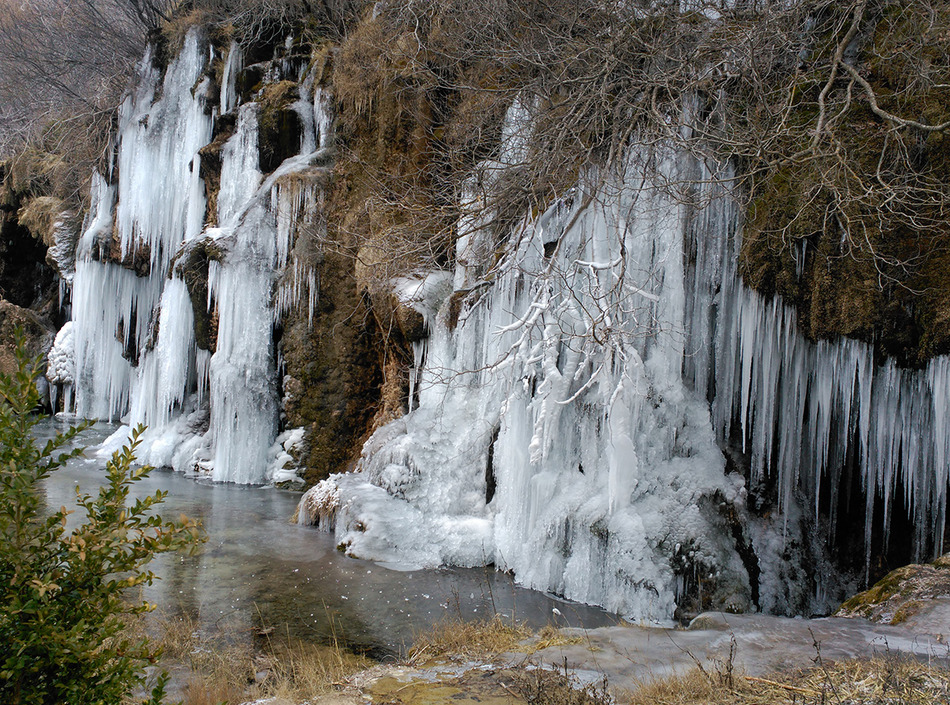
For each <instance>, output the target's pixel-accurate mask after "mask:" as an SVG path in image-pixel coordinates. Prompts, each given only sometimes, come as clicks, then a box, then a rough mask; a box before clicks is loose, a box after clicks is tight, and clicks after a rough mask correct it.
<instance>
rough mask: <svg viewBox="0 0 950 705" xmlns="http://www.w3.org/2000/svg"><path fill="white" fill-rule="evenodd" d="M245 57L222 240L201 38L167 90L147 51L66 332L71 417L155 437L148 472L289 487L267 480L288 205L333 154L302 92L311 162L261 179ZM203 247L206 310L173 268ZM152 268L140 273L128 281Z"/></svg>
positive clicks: (176, 66)
mask: <svg viewBox="0 0 950 705" xmlns="http://www.w3.org/2000/svg"><path fill="white" fill-rule="evenodd" d="M240 54H241V52H240V49H239V48H238V47H237V46H236V45H232V46H231V48H230V50H229V52H228V56H227V59H226V62H225V76H224V81H223V85H222V88H221V97H220V101H219V102H220V105H221V106H223V108H224V109H228V110H236V111H237V119H236V125H235V130H234V134H233V135H232V136H231V137H230V138H229V139H228V140H227V142H226V143H225V144H224V146H223V148H222V150H221V184H220V191H219V195H218V203H217V206H218V212H217V222H218V226H217V227H215V228H204V219H205V210H206V200H205V195H204V182H203V180H202V179H201V177H200V174H199V169H200V163H201V156H200V155H199V153H198V151H199V150H200V149H201V148H202V147H204V146H205V145H207V144H208V143H209V142H210V141H211V136H212V127H213V114H212V111H211V109H210V108H209V106H208V103H209V100H208V98H209V96H208V93H209V90H210V81H209V79H208V78H207V77H206V70H207V66H206V64H207V62H208V51H207V46H206V44H205V42H204V41H203V40H202V38H201V36H200V33H199V32H198V31H194V30H193V31H191V32H190V33H189V34H188V36H187V38H186V41H185V46H184V49H183V50H182V52H181V54H180V55H179V57H178V58H177V59H176V60H175V61H174V62H173V63H172V64H171V65H170V66H169V67H168V69H167V71H166V72H165V74H164V78H163V79H162V78H161V74H160V72H159V71H158V70H157V69H155V68H154V67H153V66H152V60H151V53H150V52H149V53H148V54H146V57H145V59H144V60H143V62H142V64H141V66H140V68H139V78H138V83H137V86H136V88H135V90H134V91H133V92H132V93H131V95H130V96H129V97H128V98H127V99H126V101H125V102H124V103H123V105H122V108H121V110H120V119H119V123H120V124H119V142H118V150H117V156H116V171H117V175H116V178H114V179H112V181H111V182H110V181H109V180H107V179H106V178H105V177H103V176H101V175H97V176H96V178H95V179H94V186H93V199H92V200H93V206H92V208H91V210H90V213H89V215H88V216H87V219H86V225H85V231H84V234H83V236H82V239H81V242H80V246H79V253H78V257H77V264H76V275H75V278H74V282H73V321H72V330H73V337H74V339H75V350H76V374H75V380H76V384H75V387H76V401H75V410H76V413H77V414H79V415H81V416H85V417H99V418H107V419H113V420H115V419H120V418H121V419H122V420H123V422H125V424H126V425H125V426H123V427H122V428H121V429H120V430H119V431H118V432H117V433H116V436H115V439H113V441H114V442H119V441H120V440H122V439H124V438H125V437H127V436H128V433H129V430H130V429H131V428H134V427H136V426H138V425H140V424H143V425H145V426H147V427H148V431H147V433H146V435H145V436H144V438H143V444H142V448H141V449H140V453H139V457H140V460H142V461H143V462H148V463H151V464H153V465H166V466H171V467H173V468H175V469H176V470H181V471H186V472H196V473H202V474H210V476H211V477H212V478H213V479H214V480H217V481H225V482H237V483H244V484H256V483H262V482H265V481H268V480H271V479H273V477H272V476H274V477H277V476H279V479H287V478H283V476H282V475H281V474H280V471H282V470H281V469H280V468H272V469H271V470H270V471H269V470H268V467H269V466H268V462H269V460H270V461H272V463H273V462H276V459H274V458H269V451H270V448H271V446H272V444H273V443H274V441H275V438H276V437H277V432H278V428H277V426H278V397H277V388H278V385H277V369H276V360H275V352H274V345H273V330H272V328H273V323H274V321H275V318H276V316H275V313H274V301H273V298H274V297H273V289H274V286H275V282H276V279H277V277H278V275H279V273H280V272H281V271H282V270H283V269H285V268H286V267H287V266H288V264H290V260H291V245H292V241H293V237H294V217H295V215H296V213H295V210H294V209H295V208H297V209H299V208H300V207H301V206H302V204H309V203H311V202H313V201H314V200H315V199H316V195H315V193H314V192H315V190H317V189H316V188H315V187H313V186H312V185H311V183H312V180H311V179H309V178H308V175H311V174H312V173H313V172H315V171H319V168H318V167H313V166H312V164H313V163H314V161H315V160H316V159H317V158H318V155H319V149H320V148H319V145H324V144H326V143H327V142H328V137H327V136H326V135H325V134H324V133H325V132H326V131H327V126H328V125H329V124H330V118H329V116H328V113H327V107H326V101H325V99H324V98H322V97H321V96H319V95H317V96H313V97H311V96H310V94H309V93H307V92H306V89H305V88H302V89H301V101H302V102H303V103H305V104H306V105H309V106H310V110H311V111H312V113H313V114H312V115H311V116H310V118H309V120H308V121H302V122H304V129H303V132H304V134H305V138H304V144H305V146H306V147H308V151H306V152H304V153H302V154H300V155H298V156H296V157H293V158H289V159H287V160H286V161H285V162H284V163H283V164H282V165H281V166H280V167H279V168H278V169H277V170H276V171H275V172H274V173H273V174H271V175H270V176H268V177H267V178H266V179H265V178H264V176H263V175H262V174H261V173H260V171H259V170H258V144H257V121H258V112H259V108H258V106H257V104H255V103H248V104H245V105H238V102H239V99H238V98H239V97H238V94H237V91H236V88H235V80H236V74H237V72H238V71H239V70H240V68H241V65H242V59H241V55H240ZM160 81H161V89H160V90H158V87H159V82H160ZM292 175H293V176H295V177H297V178H294V179H288V178H286V177H289V176H292ZM115 240H117V242H115ZM196 243H197V244H205V245H207V246H209V247H212V248H214V249H215V251H217V252H218V253H220V258H219V259H217V260H214V261H211V262H210V265H209V271H208V292H209V293H208V301H207V302H198V303H197V304H196V302H195V301H193V297H192V295H191V294H190V292H189V290H188V287H187V286H186V283H185V281H184V279H183V273H182V271H181V269H180V267H179V266H178V264H177V263H176V258H179V257H181V258H183V257H184V255H186V254H187V253H188V251H189V248H190V247H192V246H194V245H195V244H196ZM116 250H117V251H118V255H117V258H118V259H120V260H122V261H123V264H121V265H120V264H118V263H116V262H115V261H114V259H115V258H116V254H115V253H116ZM104 253H109V254H110V255H111V256H112V257H113V259H111V260H110V259H107V258H106V257H105V256H104ZM130 261H131V266H129V265H130ZM146 263H147V264H146ZM293 264H296V263H295V262H294V263H293ZM143 267H144V268H146V269H147V272H145V274H144V275H143V273H142V272H141V271H133V270H141V269H142V268H143ZM297 268H298V269H300V267H299V266H298V267H297ZM307 276H308V272H304V284H303V286H300V285H298V287H297V289H298V291H299V290H302V289H303V288H304V287H305V286H306V285H307V284H309V283H310V282H311V281H312V282H313V284H312V285H311V287H310V288H311V293H310V296H311V298H313V297H315V295H316V294H315V288H316V284H315V279H314V278H313V277H312V276H311V277H310V278H309V279H308V278H307ZM196 305H206V306H207V309H208V310H209V311H210V310H212V309H213V310H214V313H215V314H216V319H217V338H216V346H215V352H214V354H213V355H212V354H210V353H209V352H208V351H207V350H202V349H200V348H198V346H197V343H196V340H195V333H194V329H195V323H194V319H195V313H196V310H195V306H196ZM312 306H313V303H311V308H312ZM285 441H286V439H285ZM107 445H108V444H107Z"/></svg>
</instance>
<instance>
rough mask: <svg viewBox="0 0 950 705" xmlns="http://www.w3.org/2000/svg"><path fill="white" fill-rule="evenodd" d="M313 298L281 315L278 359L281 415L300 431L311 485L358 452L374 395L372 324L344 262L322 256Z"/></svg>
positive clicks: (344, 465) (376, 350)
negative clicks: (281, 364) (282, 370)
mask: <svg viewBox="0 0 950 705" xmlns="http://www.w3.org/2000/svg"><path fill="white" fill-rule="evenodd" d="M319 273H320V282H321V285H320V295H319V301H318V302H317V304H316V307H315V310H314V312H313V319H312V321H311V320H309V317H308V311H307V310H306V309H304V310H301V311H298V312H295V313H293V314H291V315H289V316H288V318H287V320H286V321H285V323H284V331H283V337H282V338H281V341H280V345H281V349H282V350H283V356H284V360H285V362H286V375H285V376H284V402H283V405H284V412H285V414H286V415H287V423H288V424H289V425H290V426H303V427H305V428H306V429H307V436H306V437H307V452H306V458H305V464H304V467H305V472H304V477H305V479H306V480H307V482H308V483H311V484H312V483H315V482H317V481H319V480H322V479H323V478H325V477H327V476H328V475H329V474H330V473H333V472H340V471H341V470H346V469H347V468H348V467H350V465H351V464H352V463H354V462H355V460H356V459H357V458H358V457H359V453H360V447H361V446H362V441H363V440H365V434H366V430H367V428H368V427H369V422H370V420H371V419H372V418H373V415H374V413H375V410H376V405H377V403H378V398H379V385H380V382H381V379H380V371H379V370H380V368H379V356H380V354H381V350H382V349H381V347H380V345H381V344H380V340H379V333H378V328H377V327H376V325H375V321H374V320H373V317H372V313H371V312H370V310H369V308H368V306H367V301H366V300H365V299H364V298H363V297H362V296H361V295H360V293H359V292H358V291H357V288H356V282H355V280H354V278H353V275H352V269H351V267H350V262H349V261H348V259H347V258H344V257H341V256H340V255H338V254H329V255H327V256H326V258H325V259H324V260H323V262H322V263H321V264H320V265H319Z"/></svg>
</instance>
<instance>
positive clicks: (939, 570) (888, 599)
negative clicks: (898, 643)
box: [835, 553, 950, 624]
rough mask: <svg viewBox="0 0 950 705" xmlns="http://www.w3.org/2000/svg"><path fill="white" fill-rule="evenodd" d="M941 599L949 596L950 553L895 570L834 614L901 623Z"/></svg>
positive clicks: (924, 610) (947, 598) (873, 620)
mask: <svg viewBox="0 0 950 705" xmlns="http://www.w3.org/2000/svg"><path fill="white" fill-rule="evenodd" d="M938 600H944V601H946V600H950V553H947V554H945V555H943V556H941V557H940V558H938V559H937V560H935V561H934V562H933V563H927V564H923V565H920V564H916V563H913V564H911V565H906V566H903V567H902V568H897V569H896V570H892V571H891V572H890V573H888V574H887V575H885V576H884V577H883V578H881V579H880V580H879V581H878V582H877V583H875V584H874V586H873V587H871V588H870V589H869V590H865V591H864V592H862V593H859V594H857V595H855V596H854V597H852V598H851V599H850V600H848V601H847V602H845V603H844V604H843V605H841V608H840V609H839V610H838V612H837V613H836V614H835V616H836V617H863V618H864V619H868V620H871V621H872V622H880V623H881V624H901V623H903V622H906V621H907V620H909V619H911V618H912V617H915V616H917V615H919V614H921V613H922V612H926V611H927V610H929V609H930V608H931V607H933V605H934V602H935V601H938Z"/></svg>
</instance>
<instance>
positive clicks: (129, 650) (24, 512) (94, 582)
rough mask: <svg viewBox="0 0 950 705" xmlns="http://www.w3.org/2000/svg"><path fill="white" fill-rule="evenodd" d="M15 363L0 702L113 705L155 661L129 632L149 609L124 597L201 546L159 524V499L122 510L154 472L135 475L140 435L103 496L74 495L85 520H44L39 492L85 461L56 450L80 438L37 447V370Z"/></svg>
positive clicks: (0, 419) (0, 450) (5, 483)
mask: <svg viewBox="0 0 950 705" xmlns="http://www.w3.org/2000/svg"><path fill="white" fill-rule="evenodd" d="M17 359H18V363H19V364H18V371H17V372H16V373H15V374H14V375H11V376H8V375H0V702H4V703H75V704H76V705H79V704H82V705H94V704H99V703H103V704H105V703H119V702H120V701H122V699H123V698H124V697H127V696H128V694H129V693H130V692H131V691H132V690H133V689H134V688H136V687H138V686H141V685H142V684H143V683H144V673H145V666H146V665H147V664H148V663H151V662H154V660H155V658H156V657H157V655H158V654H157V653H156V649H155V647H153V646H151V645H150V644H149V642H148V640H147V638H145V637H143V636H136V635H135V634H134V630H129V629H128V628H127V627H128V626H129V618H130V617H131V616H134V615H137V614H140V613H143V612H147V611H148V610H149V609H151V606H150V605H149V604H148V603H147V602H144V601H142V599H141V597H139V598H138V599H131V596H130V595H129V593H128V591H129V588H133V587H135V586H138V585H143V584H144V585H147V584H150V583H151V582H152V580H153V579H154V575H153V574H152V573H151V572H150V571H149V570H148V569H147V567H146V566H147V564H148V562H149V561H150V560H151V559H152V558H153V557H154V556H155V555H156V554H159V553H165V552H167V551H174V550H179V549H183V548H188V547H191V546H194V545H195V544H196V542H198V541H200V540H201V539H200V537H199V532H198V526H197V525H196V524H195V523H194V522H192V521H191V520H189V519H186V518H185V517H182V518H181V519H180V520H178V521H165V520H163V519H162V518H161V517H160V516H158V515H157V514H155V513H154V511H153V510H154V508H155V507H156V506H157V505H159V504H161V502H162V501H163V499H164V497H165V493H164V492H161V491H159V492H156V493H155V494H154V495H150V496H147V497H145V498H144V499H136V500H134V501H130V500H129V490H130V488H131V486H132V485H133V484H135V483H136V482H138V481H139V480H141V479H143V478H144V477H146V476H147V474H148V472H149V470H150V468H133V466H132V463H133V461H134V457H135V456H134V451H135V448H136V446H137V444H138V442H139V435H140V433H141V431H142V429H141V428H140V429H137V430H136V431H135V433H134V434H133V437H132V441H131V443H130V445H129V446H127V447H125V448H124V449H123V450H122V451H121V452H116V453H114V454H113V455H112V459H111V460H110V461H109V463H108V465H107V468H106V483H105V484H104V485H103V486H102V487H101V488H100V489H99V491H98V494H95V495H89V494H81V493H80V492H79V490H77V495H78V504H79V505H80V510H79V511H80V512H83V513H84V514H85V520H84V522H83V523H82V524H81V525H79V526H78V527H76V528H75V529H73V530H72V531H68V530H67V528H66V516H67V514H68V513H69V512H68V511H67V510H66V509H65V508H62V509H59V510H56V511H48V510H47V508H46V507H45V497H44V495H43V491H42V487H40V482H41V481H42V480H43V479H44V478H46V477H48V476H49V475H50V473H51V472H52V471H54V470H55V469H57V468H59V467H61V466H62V465H63V464H64V463H65V462H66V461H67V460H68V459H69V458H70V457H72V456H74V455H76V454H78V453H79V452H80V451H79V450H75V451H71V452H61V451H63V449H64V448H65V447H66V445H67V444H68V443H69V441H70V440H71V439H72V438H73V437H74V436H75V435H76V434H77V433H78V432H79V431H80V430H82V428H83V427H82V426H80V427H75V428H71V429H69V430H68V431H67V432H66V433H63V434H58V435H57V436H56V437H55V438H53V439H52V440H50V441H49V442H47V443H46V444H45V446H44V447H42V448H39V447H37V446H36V444H35V443H34V441H33V438H32V435H31V429H32V428H33V426H34V425H35V424H36V423H37V421H38V420H39V417H37V416H36V415H35V414H34V413H33V412H34V409H35V408H36V406H37V402H38V394H37V392H36V387H35V384H34V382H35V380H36V378H37V376H38V375H39V362H38V360H32V361H31V360H29V359H28V358H27V356H26V353H25V352H23V350H22V348H21V349H20V350H18V353H17ZM50 509H52V508H50ZM162 685H163V683H160V684H159V687H158V688H157V689H156V691H155V692H154V693H153V700H158V699H159V698H160V697H161V691H162Z"/></svg>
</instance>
